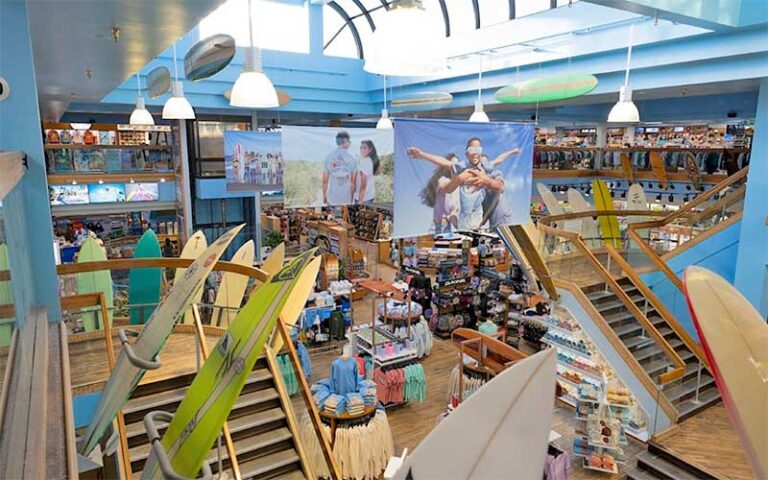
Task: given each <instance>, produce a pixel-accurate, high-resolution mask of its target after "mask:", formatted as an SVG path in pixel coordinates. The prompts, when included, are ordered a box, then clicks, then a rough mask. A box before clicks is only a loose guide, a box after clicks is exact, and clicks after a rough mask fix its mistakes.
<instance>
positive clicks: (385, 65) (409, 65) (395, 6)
mask: <svg viewBox="0 0 768 480" xmlns="http://www.w3.org/2000/svg"><path fill="white" fill-rule="evenodd" d="M434 13H436V12H428V11H427V10H426V9H425V8H424V5H423V2H422V0H395V1H394V2H392V3H391V4H390V8H389V10H388V11H387V12H385V13H384V14H383V15H382V16H381V19H379V20H377V25H376V31H375V32H373V35H372V37H371V41H370V42H369V45H370V47H369V48H368V49H367V54H366V55H365V65H364V66H363V69H365V70H366V71H368V72H371V73H379V74H382V75H390V76H391V75H401V76H424V75H434V74H436V73H439V72H440V71H442V70H445V68H446V66H447V62H448V60H447V58H448V56H447V53H446V49H445V34H444V33H443V32H442V30H441V27H442V26H441V23H440V22H438V21H437V18H438V15H432V14H434Z"/></svg>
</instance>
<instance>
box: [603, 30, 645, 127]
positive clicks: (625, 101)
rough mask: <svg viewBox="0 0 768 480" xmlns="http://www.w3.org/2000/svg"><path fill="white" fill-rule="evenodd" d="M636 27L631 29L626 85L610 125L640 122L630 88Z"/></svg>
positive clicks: (613, 109)
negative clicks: (633, 40)
mask: <svg viewBox="0 0 768 480" xmlns="http://www.w3.org/2000/svg"><path fill="white" fill-rule="evenodd" d="M634 31H635V25H634V24H632V25H630V27H629V46H628V47H627V68H626V71H625V73H624V85H622V87H621V88H620V89H619V101H618V102H616V105H614V106H613V108H612V109H611V112H610V113H609V114H608V122H609V123H637V122H639V121H640V112H639V111H638V110H637V107H636V106H635V104H634V102H632V89H631V88H629V70H630V68H629V67H630V62H631V61H632V34H633V33H634Z"/></svg>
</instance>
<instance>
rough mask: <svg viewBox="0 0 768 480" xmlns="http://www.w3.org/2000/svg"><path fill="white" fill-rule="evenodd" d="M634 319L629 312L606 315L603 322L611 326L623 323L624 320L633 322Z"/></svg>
mask: <svg viewBox="0 0 768 480" xmlns="http://www.w3.org/2000/svg"><path fill="white" fill-rule="evenodd" d="M634 319H635V317H634V315H632V314H631V313H630V312H627V311H624V312H619V313H614V314H612V315H608V316H607V317H605V321H606V322H608V325H613V324H614V323H619V322H623V321H625V320H634Z"/></svg>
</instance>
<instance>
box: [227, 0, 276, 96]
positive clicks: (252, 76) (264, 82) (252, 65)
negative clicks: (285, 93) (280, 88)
mask: <svg viewBox="0 0 768 480" xmlns="http://www.w3.org/2000/svg"><path fill="white" fill-rule="evenodd" d="M251 1H252V0H248V31H249V33H250V47H248V48H246V49H245V51H244V55H245V66H244V67H243V72H242V73H241V74H240V76H239V77H237V81H236V82H235V85H234V86H233V87H232V94H231V95H230V98H229V104H230V105H232V106H233V107H244V108H277V107H279V106H280V102H279V101H278V99H277V90H275V86H274V85H273V84H272V82H271V81H270V80H269V78H268V77H267V76H266V75H265V74H264V72H262V70H261V68H262V67H261V49H260V48H256V47H254V46H253V15H252V13H251Z"/></svg>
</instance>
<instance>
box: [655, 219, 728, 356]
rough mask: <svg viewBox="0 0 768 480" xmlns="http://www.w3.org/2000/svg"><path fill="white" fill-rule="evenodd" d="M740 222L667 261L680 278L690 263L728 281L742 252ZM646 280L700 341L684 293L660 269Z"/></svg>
mask: <svg viewBox="0 0 768 480" xmlns="http://www.w3.org/2000/svg"><path fill="white" fill-rule="evenodd" d="M740 233H741V222H737V223H735V224H733V225H731V226H730V227H728V228H726V229H725V230H723V231H721V232H718V233H717V234H715V235H714V236H713V237H711V238H709V239H707V240H705V241H703V242H701V243H700V244H698V245H695V246H693V247H691V248H689V249H688V250H685V251H684V252H681V253H680V254H679V255H676V256H674V257H672V258H671V259H669V260H668V261H667V265H669V268H671V269H672V271H673V272H675V274H677V276H678V277H682V275H683V270H685V268H686V267H688V266H691V265H697V266H699V267H704V268H708V269H709V270H712V271H713V272H715V273H717V274H718V275H720V276H722V277H723V278H725V279H726V280H728V281H729V282H731V283H733V281H734V278H735V277H736V257H737V255H738V251H739V235H740ZM641 278H642V279H643V281H644V282H645V283H646V284H647V285H648V286H649V287H651V290H653V293H655V294H656V296H658V297H659V299H660V300H661V301H662V302H664V305H666V306H667V308H668V309H669V310H670V311H671V312H672V314H673V315H674V316H675V318H677V320H678V321H679V322H680V325H682V326H683V328H685V329H686V330H687V331H688V333H690V334H691V336H692V337H693V338H694V339H696V340H697V341H698V338H699V337H698V335H697V333H696V327H694V325H693V321H692V320H691V315H690V313H689V312H688V305H687V304H686V302H685V297H684V296H683V294H682V293H681V292H680V291H679V290H678V289H677V287H675V286H674V285H673V284H672V282H670V281H669V280H668V279H667V277H666V276H665V275H664V274H663V273H661V272H653V273H646V274H643V275H641Z"/></svg>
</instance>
